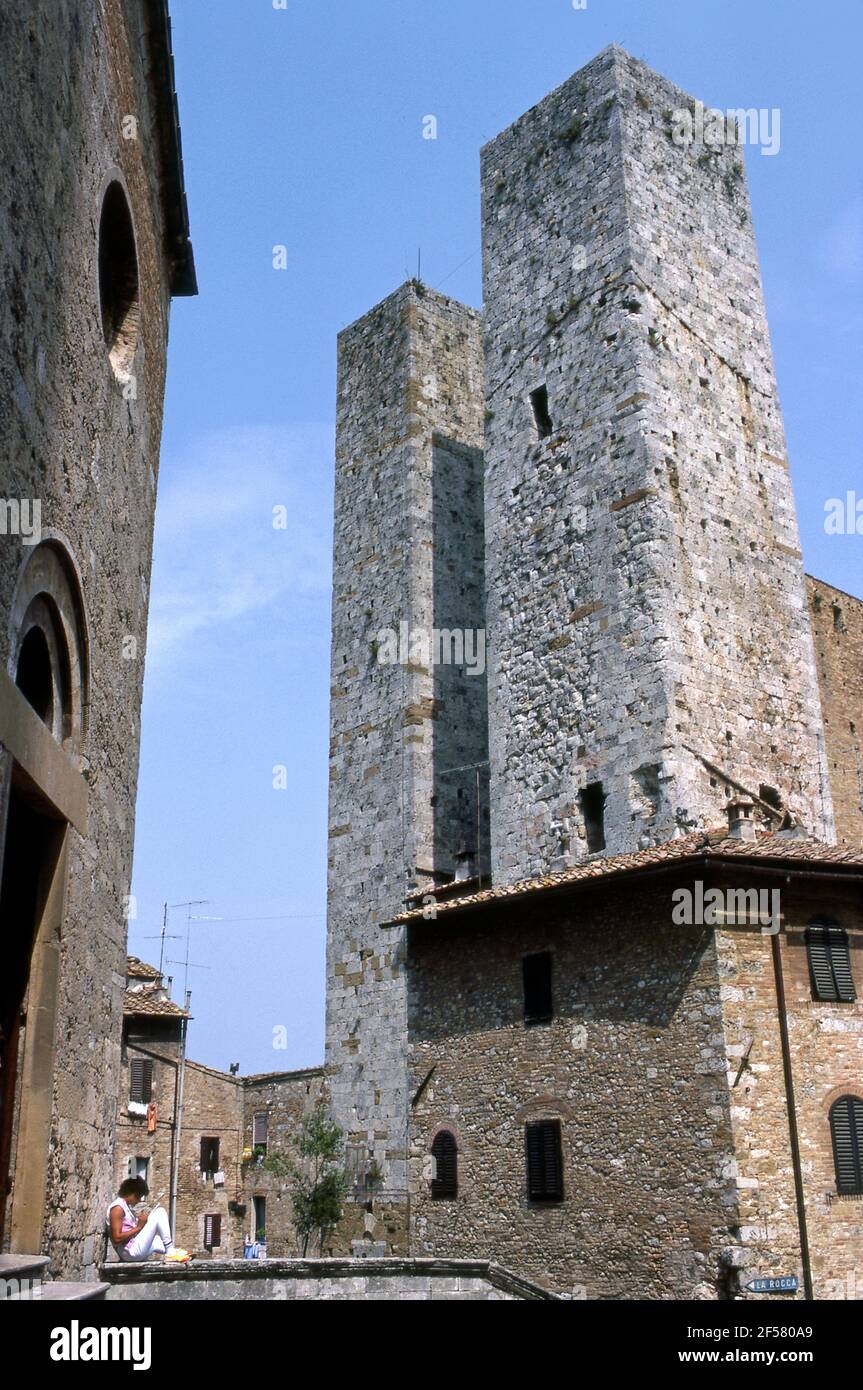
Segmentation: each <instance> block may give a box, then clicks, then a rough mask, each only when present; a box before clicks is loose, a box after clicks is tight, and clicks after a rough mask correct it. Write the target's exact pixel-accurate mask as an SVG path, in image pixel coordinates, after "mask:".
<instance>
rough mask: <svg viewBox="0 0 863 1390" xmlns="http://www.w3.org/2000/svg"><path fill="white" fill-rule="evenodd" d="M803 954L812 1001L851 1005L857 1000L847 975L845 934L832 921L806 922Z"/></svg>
mask: <svg viewBox="0 0 863 1390" xmlns="http://www.w3.org/2000/svg"><path fill="white" fill-rule="evenodd" d="M806 954H807V956H808V958H809V976H810V979H811V982H812V998H813V999H821V1000H825V1001H827V1002H832V1003H836V1004H853V1002H854V1000H855V999H856V998H857V992H856V990H855V988H854V977H853V976H852V974H851V954H850V951H849V948H848V933H847V932H846V931H843V929H842V927H840V926H839V924H838V922H834V921H833V920H832V919H827V918H825V919H822V920H821V921H815V922H810V923H809V926H808V927H807V928H806Z"/></svg>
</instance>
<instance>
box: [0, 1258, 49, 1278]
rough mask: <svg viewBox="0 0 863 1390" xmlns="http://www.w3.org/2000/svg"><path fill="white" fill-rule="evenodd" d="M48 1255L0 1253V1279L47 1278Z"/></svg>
mask: <svg viewBox="0 0 863 1390" xmlns="http://www.w3.org/2000/svg"><path fill="white" fill-rule="evenodd" d="M47 1278H48V1256H47V1255H0V1279H43V1280H44V1279H47Z"/></svg>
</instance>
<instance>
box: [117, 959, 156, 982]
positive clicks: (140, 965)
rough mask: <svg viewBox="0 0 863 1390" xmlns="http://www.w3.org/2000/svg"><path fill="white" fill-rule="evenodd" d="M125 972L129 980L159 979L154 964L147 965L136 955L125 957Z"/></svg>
mask: <svg viewBox="0 0 863 1390" xmlns="http://www.w3.org/2000/svg"><path fill="white" fill-rule="evenodd" d="M126 974H127V976H128V977H129V979H130V980H161V978H162V976H161V975H160V974H159V972H158V970H157V969H156V967H155V965H148V964H147V962H146V961H144V960H141V959H140V958H139V957H138V956H127V957H126Z"/></svg>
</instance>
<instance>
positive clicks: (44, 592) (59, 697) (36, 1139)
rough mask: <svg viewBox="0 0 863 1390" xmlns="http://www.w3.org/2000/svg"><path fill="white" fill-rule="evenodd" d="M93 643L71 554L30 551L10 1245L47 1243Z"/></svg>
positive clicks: (6, 1181) (11, 781) (19, 629)
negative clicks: (70, 862)
mask: <svg viewBox="0 0 863 1390" xmlns="http://www.w3.org/2000/svg"><path fill="white" fill-rule="evenodd" d="M86 710H87V642H86V629H85V624H84V615H83V604H82V600H81V594H80V587H79V585H78V582H77V576H76V574H75V571H74V567H73V565H72V563H71V561H70V559H69V557H68V554H67V552H65V550H64V549H63V548H62V547H61V546H60V545H59V544H58V543H57V542H56V541H46V542H45V543H44V544H43V545H40V546H38V547H37V548H36V549H35V550H34V551H33V552H32V554H31V555H30V556H28V558H27V560H26V562H25V565H24V567H23V570H22V573H21V575H20V577H19V581H18V585H17V588H16V592H15V598H14V601H13V605H12V611H11V613H10V646H9V660H8V666H7V669H6V670H5V671H0V743H2V753H0V846H2V850H0V952H2V961H3V969H2V972H0V1248H4V1247H6V1246H9V1247H10V1248H11V1249H13V1250H20V1251H28V1252H33V1253H35V1252H37V1251H38V1250H39V1249H40V1248H41V1240H42V1224H43V1218H44V1201H45V1187H46V1178H47V1163H48V1148H49V1142H50V1132H51V1111H52V1101H53V1075H54V1055H55V1029H56V1013H57V996H58V988H59V977H60V952H61V943H62V928H63V911H64V893H65V884H66V863H67V839H68V830H69V826H70V824H72V825H75V826H77V828H78V829H79V830H81V831H82V833H85V832H86V787H85V784H84V783H83V779H82V778H81V775H80V771H79V769H78V765H77V756H78V754H79V753H80V752H81V751H82V748H83V741H84V738H85V734H86Z"/></svg>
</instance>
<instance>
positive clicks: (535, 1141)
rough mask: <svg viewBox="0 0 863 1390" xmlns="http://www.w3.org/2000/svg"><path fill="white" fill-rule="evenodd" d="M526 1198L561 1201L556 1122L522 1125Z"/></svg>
mask: <svg viewBox="0 0 863 1390" xmlns="http://www.w3.org/2000/svg"><path fill="white" fill-rule="evenodd" d="M525 1153H526V1158H527V1195H528V1197H529V1198H530V1200H531V1201H532V1202H562V1201H563V1148H562V1145H561V1136H560V1120H537V1121H536V1122H534V1123H533V1124H529V1125H525Z"/></svg>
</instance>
